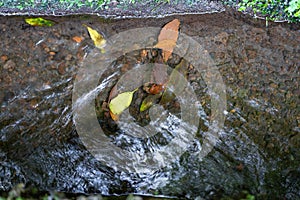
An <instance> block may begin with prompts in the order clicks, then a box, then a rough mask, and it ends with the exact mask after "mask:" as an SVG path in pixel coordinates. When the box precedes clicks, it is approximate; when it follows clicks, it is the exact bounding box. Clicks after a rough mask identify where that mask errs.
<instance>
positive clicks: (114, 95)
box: [107, 84, 118, 103]
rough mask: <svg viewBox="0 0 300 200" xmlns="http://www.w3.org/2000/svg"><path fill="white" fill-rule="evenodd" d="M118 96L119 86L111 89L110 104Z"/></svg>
mask: <svg viewBox="0 0 300 200" xmlns="http://www.w3.org/2000/svg"><path fill="white" fill-rule="evenodd" d="M117 95H118V87H117V84H116V85H115V86H114V87H113V88H112V89H111V91H110V93H109V96H108V101H107V102H108V103H109V102H110V100H112V99H113V98H115V97H116V96H117Z"/></svg>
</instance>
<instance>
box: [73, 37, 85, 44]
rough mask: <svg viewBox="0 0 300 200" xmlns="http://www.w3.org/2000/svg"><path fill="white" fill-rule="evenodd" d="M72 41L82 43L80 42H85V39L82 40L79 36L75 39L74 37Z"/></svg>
mask: <svg viewBox="0 0 300 200" xmlns="http://www.w3.org/2000/svg"><path fill="white" fill-rule="evenodd" d="M72 40H73V41H74V42H77V43H80V42H81V41H82V40H83V38H82V37H79V36H74V37H72Z"/></svg>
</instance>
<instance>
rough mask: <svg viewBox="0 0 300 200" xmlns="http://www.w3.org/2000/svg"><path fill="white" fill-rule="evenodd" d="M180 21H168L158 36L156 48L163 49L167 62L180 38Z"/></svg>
mask: <svg viewBox="0 0 300 200" xmlns="http://www.w3.org/2000/svg"><path fill="white" fill-rule="evenodd" d="M179 25H180V21H179V20H178V19H174V20H173V21H171V22H169V23H167V24H166V25H165V26H164V27H163V28H162V30H161V31H160V34H159V36H158V43H157V44H156V45H155V46H154V48H160V49H162V50H163V59H164V61H165V62H167V61H168V59H169V57H170V56H171V55H172V52H173V50H174V47H175V46H176V42H177V39H178V29H179Z"/></svg>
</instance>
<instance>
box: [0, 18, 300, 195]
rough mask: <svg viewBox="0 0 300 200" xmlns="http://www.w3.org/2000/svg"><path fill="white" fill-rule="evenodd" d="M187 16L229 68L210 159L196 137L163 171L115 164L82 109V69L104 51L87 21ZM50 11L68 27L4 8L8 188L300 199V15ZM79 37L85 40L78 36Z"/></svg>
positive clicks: (129, 22)
mask: <svg viewBox="0 0 300 200" xmlns="http://www.w3.org/2000/svg"><path fill="white" fill-rule="evenodd" d="M175 17H176V18H178V19H179V20H180V21H181V27H180V33H183V34H186V35H188V36H189V37H191V38H193V39H194V40H196V41H197V42H198V43H200V44H201V45H202V46H203V47H204V49H205V50H206V51H207V52H208V53H209V55H210V56H211V58H212V59H213V60H214V62H215V64H216V66H217V69H218V70H219V72H220V74H221V75H222V78H223V81H224V83H225V86H226V93H227V111H226V112H225V114H226V121H225V126H224V129H223V130H222V131H221V132H220V133H219V134H220V135H219V139H218V141H217V145H216V146H215V148H214V150H213V151H212V152H210V154H209V155H208V156H207V157H206V158H205V159H203V160H200V159H198V157H197V156H196V155H195V154H193V152H194V151H197V148H194V149H193V148H192V147H191V149H190V150H189V151H188V152H187V153H185V154H184V155H183V156H182V157H181V159H180V160H178V161H176V162H174V164H172V165H171V166H168V167H167V168H165V169H162V170H158V171H157V172H156V173H154V174H142V175H141V174H134V173H132V174H127V173H123V172H118V171H114V170H113V169H111V168H110V166H107V165H106V164H105V163H100V162H99V161H98V160H97V159H95V158H94V157H93V155H92V154H90V153H89V151H87V149H86V147H85V146H84V145H83V144H82V142H81V140H80V138H79V137H78V134H77V131H76V128H75V125H74V123H73V119H72V116H73V115H72V89H73V83H74V80H75V77H76V74H77V72H78V70H79V69H80V67H82V66H83V65H84V63H85V62H87V60H86V59H87V58H89V55H91V54H93V53H94V52H95V51H97V50H96V49H95V48H94V45H93V42H92V41H91V40H90V39H89V35H88V32H87V31H86V29H85V27H84V26H82V24H87V25H89V26H91V27H93V28H97V30H99V31H101V32H102V33H103V34H104V35H105V36H106V37H107V38H109V37H111V36H113V35H116V34H118V33H121V32H123V31H126V30H130V29H134V28H143V27H148V26H149V27H150V26H153V27H162V26H163V25H164V24H166V23H167V22H169V21H170V20H172V19H174V18H175ZM47 19H52V20H53V21H55V22H56V25H54V26H52V27H32V26H29V25H28V24H26V23H25V22H24V17H18V16H14V17H3V16H2V17H0V21H1V23H0V24H1V25H0V30H1V35H0V38H1V41H2V42H1V50H0V56H1V59H0V69H1V74H0V85H1V89H0V90H1V92H0V105H1V113H0V130H1V132H0V133H1V135H0V158H1V159H0V160H1V165H0V190H4V191H7V190H9V189H10V188H12V187H13V186H14V185H16V184H18V183H20V182H22V183H25V184H27V185H28V186H31V185H33V186H36V187H38V188H39V189H41V190H57V191H65V192H71V193H101V194H104V195H109V194H126V193H131V192H133V193H139V194H161V195H166V196H175V197H181V198H191V199H194V198H195V197H197V196H200V197H202V198H204V199H214V198H221V197H225V196H232V197H238V196H239V195H240V193H241V191H243V190H247V191H248V192H249V193H251V194H254V195H256V196H257V197H258V199H268V198H286V199H297V198H300V193H299V191H300V184H299V179H298V177H299V175H300V168H299V162H300V155H299V151H298V149H299V147H300V137H299V136H300V134H299V132H300V124H299V123H300V118H299V116H300V108H299V105H300V101H299V96H300V89H299V82H300V76H299V71H300V70H299V63H300V46H299V42H300V32H299V26H298V25H292V24H276V23H271V24H269V27H267V28H266V27H265V23H264V21H259V20H253V19H250V18H244V17H243V16H241V15H240V14H235V13H215V14H206V15H186V16H172V17H165V18H162V19H156V18H149V19H124V20H113V19H103V18H99V17H96V16H87V15H85V16H68V17H47ZM157 34H158V33H157ZM74 36H80V37H82V39H83V40H82V41H81V42H80V43H77V42H76V41H75V40H74V39H73V37H74ZM154 40H155V38H154ZM120 48H122V44H121V46H120ZM137 60H138V59H137ZM123 62H125V64H126V62H127V61H126V59H125V61H124V60H123ZM129 63H130V62H129ZM117 64H118V63H117ZM189 82H190V84H191V86H192V87H193V90H194V91H196V94H197V95H198V98H199V99H200V102H201V103H203V110H204V111H205V112H206V113H208V114H207V115H209V110H210V109H211V105H210V100H211V99H210V98H209V97H207V98H206V96H205V98H202V97H203V96H201V94H202V93H201V91H205V84H203V79H202V77H201V74H200V73H198V72H197V71H194V72H192V71H191V72H190V73H189ZM201 120H202V121H201V122H200V128H199V135H200V136H201V134H202V133H203V132H205V131H206V130H207V126H208V125H207V122H208V119H207V118H206V117H204V118H201Z"/></svg>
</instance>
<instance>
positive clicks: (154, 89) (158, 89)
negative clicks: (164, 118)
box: [149, 84, 165, 94]
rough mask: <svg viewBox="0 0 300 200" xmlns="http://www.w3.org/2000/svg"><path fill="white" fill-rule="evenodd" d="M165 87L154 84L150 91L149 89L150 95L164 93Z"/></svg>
mask: <svg viewBox="0 0 300 200" xmlns="http://www.w3.org/2000/svg"><path fill="white" fill-rule="evenodd" d="M164 89H165V86H164V85H162V84H153V85H152V86H151V87H150V89H149V93H150V94H159V93H161V92H162V91H164Z"/></svg>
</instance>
